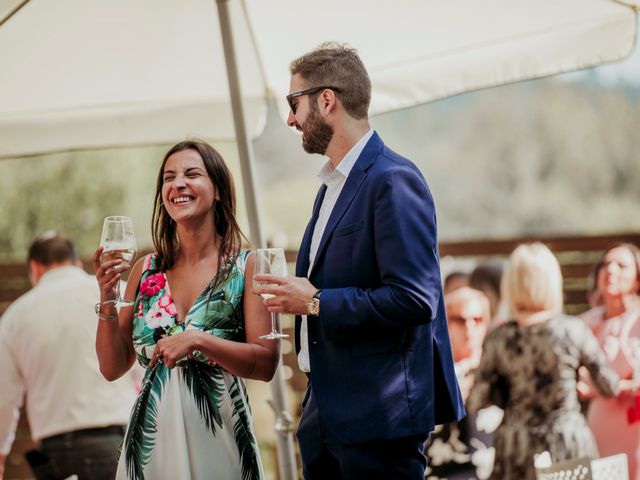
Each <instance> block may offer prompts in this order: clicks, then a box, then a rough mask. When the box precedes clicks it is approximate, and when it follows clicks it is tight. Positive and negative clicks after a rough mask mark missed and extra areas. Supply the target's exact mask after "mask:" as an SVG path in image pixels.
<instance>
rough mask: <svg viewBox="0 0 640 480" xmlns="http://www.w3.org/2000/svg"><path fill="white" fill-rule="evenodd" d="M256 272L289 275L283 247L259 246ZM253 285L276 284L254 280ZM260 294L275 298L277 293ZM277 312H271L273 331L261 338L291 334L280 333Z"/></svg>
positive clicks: (268, 338) (273, 285)
mask: <svg viewBox="0 0 640 480" xmlns="http://www.w3.org/2000/svg"><path fill="white" fill-rule="evenodd" d="M255 265H256V270H255V273H256V274H269V275H275V276H276V277H286V276H287V260H286V258H285V256H284V250H283V249H282V248H259V249H258V250H256V263H255ZM253 286H254V287H258V286H269V287H275V286H276V285H275V284H273V283H268V282H258V281H256V280H255V278H254V280H253ZM260 296H261V297H262V298H264V299H267V298H273V297H274V296H275V295H272V294H270V293H261V294H260ZM277 315H278V314H277V313H274V312H271V332H270V333H269V334H267V335H262V336H261V337H260V338H263V339H267V340H277V339H279V338H288V337H289V335H286V334H284V333H280V332H279V331H278V317H277Z"/></svg>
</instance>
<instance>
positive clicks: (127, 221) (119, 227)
mask: <svg viewBox="0 0 640 480" xmlns="http://www.w3.org/2000/svg"><path fill="white" fill-rule="evenodd" d="M100 246H101V247H102V254H101V255H100V263H104V262H108V261H110V260H123V263H122V264H121V265H124V266H125V268H123V271H125V270H128V269H129V268H131V265H132V264H133V259H134V258H135V257H136V251H137V249H138V246H137V244H136V236H135V234H134V233H133V222H132V221H131V218H129V217H119V216H114V217H106V218H105V219H104V223H103V225H102V238H101V239H100ZM109 303H113V304H115V306H116V307H126V306H130V305H133V303H134V302H133V301H131V300H125V299H123V298H122V297H121V296H120V282H118V283H117V284H116V299H115V300H113V301H111V302H109Z"/></svg>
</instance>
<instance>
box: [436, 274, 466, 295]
mask: <svg viewBox="0 0 640 480" xmlns="http://www.w3.org/2000/svg"><path fill="white" fill-rule="evenodd" d="M468 285H469V274H468V273H465V272H461V271H459V270H454V271H453V272H451V273H449V274H447V276H446V277H444V282H443V283H442V293H443V294H444V295H445V296H446V295H447V294H449V293H451V292H453V291H454V290H457V289H458V288H462V287H466V286H468Z"/></svg>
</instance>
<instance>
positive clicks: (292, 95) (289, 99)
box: [287, 87, 341, 115]
mask: <svg viewBox="0 0 640 480" xmlns="http://www.w3.org/2000/svg"><path fill="white" fill-rule="evenodd" d="M322 90H333V91H334V92H336V93H340V91H341V90H340V89H339V88H338V87H313V88H307V89H306V90H300V91H299V92H294V93H290V94H289V95H287V103H288V104H289V108H290V109H291V111H292V112H293V114H294V115H295V114H296V110H297V109H298V104H297V103H295V102H294V101H293V100H294V99H295V98H298V97H301V96H303V95H311V94H313V93H318V92H321V91H322Z"/></svg>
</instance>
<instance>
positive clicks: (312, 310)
mask: <svg viewBox="0 0 640 480" xmlns="http://www.w3.org/2000/svg"><path fill="white" fill-rule="evenodd" d="M318 313H320V300H318V299H317V298H312V299H311V301H310V302H309V303H307V315H312V316H316V315H318Z"/></svg>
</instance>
